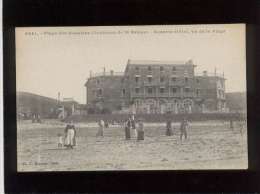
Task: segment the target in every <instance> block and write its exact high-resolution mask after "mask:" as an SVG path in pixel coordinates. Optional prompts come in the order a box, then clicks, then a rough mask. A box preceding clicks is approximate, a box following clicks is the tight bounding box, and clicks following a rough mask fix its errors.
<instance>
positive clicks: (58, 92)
mask: <svg viewBox="0 0 260 194" xmlns="http://www.w3.org/2000/svg"><path fill="white" fill-rule="evenodd" d="M58 103H59V104H60V92H58Z"/></svg>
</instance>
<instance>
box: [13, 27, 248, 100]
mask: <svg viewBox="0 0 260 194" xmlns="http://www.w3.org/2000/svg"><path fill="white" fill-rule="evenodd" d="M128 59H134V60H163V61H188V60H190V59H192V60H193V62H194V64H195V65H197V67H196V69H195V72H196V73H201V72H202V71H204V70H207V71H208V72H212V73H213V72H214V69H215V68H216V70H217V73H221V74H222V73H223V72H224V74H225V77H226V92H243V91H246V53H245V25H244V24H225V25H220V24H218V25H179V26H176V25H175V26H168V25H166V26H121V27H119V26H114V27H112V26H110V27H109V26H107V27H105V26H100V27H38V28H36V27H33V28H16V83H17V91H24V92H31V93H35V94H39V95H43V96H47V97H52V98H56V99H57V97H58V92H60V94H61V98H74V99H75V100H76V101H78V102H80V103H86V89H85V87H84V84H85V82H86V80H87V78H88V77H89V74H90V73H89V72H90V71H92V72H93V73H99V72H102V71H103V68H104V67H105V68H106V71H110V70H114V71H115V72H123V71H124V70H125V67H126V64H127V60H128Z"/></svg>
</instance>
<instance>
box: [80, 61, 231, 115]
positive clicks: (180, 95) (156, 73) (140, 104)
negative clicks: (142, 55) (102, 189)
mask: <svg viewBox="0 0 260 194" xmlns="http://www.w3.org/2000/svg"><path fill="white" fill-rule="evenodd" d="M195 68H196V65H194V64H193V61H192V60H189V61H150V60H128V61H127V64H126V68H125V71H124V72H123V73H117V72H114V71H110V72H106V71H105V70H104V72H102V73H100V74H95V75H92V73H91V74H90V77H89V78H88V80H87V82H86V83H85V87H86V96H87V99H86V100H87V105H88V106H89V107H95V108H99V109H109V110H111V111H112V112H121V113H134V114H139V113H140V114H164V113H175V114H178V113H202V112H226V111H227V107H226V98H225V78H224V74H222V75H220V74H217V73H216V70H215V71H214V73H208V72H207V71H203V73H202V74H196V73H195Z"/></svg>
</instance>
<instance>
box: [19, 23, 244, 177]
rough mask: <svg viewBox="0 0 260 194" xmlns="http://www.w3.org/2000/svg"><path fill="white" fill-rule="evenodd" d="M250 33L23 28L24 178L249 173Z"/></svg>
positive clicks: (192, 28) (238, 27) (220, 28)
mask: <svg viewBox="0 0 260 194" xmlns="http://www.w3.org/2000/svg"><path fill="white" fill-rule="evenodd" d="M245 27H246V26H245V24H207V25H204V24H203V25H144V26H92V27H17V28H16V29H15V46H16V48H15V52H16V98H17V99H16V105H17V106H16V114H17V170H18V172H41V171H132V170H223V169H228V170H229V169H248V142H247V99H246V94H247V93H246V92H247V89H246V30H245Z"/></svg>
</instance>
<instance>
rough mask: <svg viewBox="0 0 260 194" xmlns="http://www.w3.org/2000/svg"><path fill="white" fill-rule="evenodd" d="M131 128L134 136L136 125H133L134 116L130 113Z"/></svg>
mask: <svg viewBox="0 0 260 194" xmlns="http://www.w3.org/2000/svg"><path fill="white" fill-rule="evenodd" d="M131 128H132V130H133V136H134V137H135V138H136V137H137V131H136V126H135V117H134V115H132V117H131Z"/></svg>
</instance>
